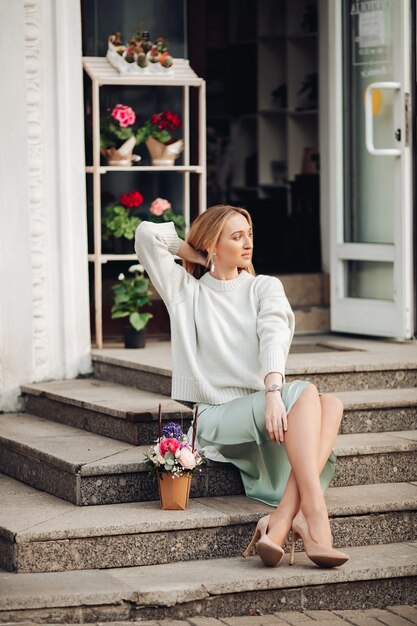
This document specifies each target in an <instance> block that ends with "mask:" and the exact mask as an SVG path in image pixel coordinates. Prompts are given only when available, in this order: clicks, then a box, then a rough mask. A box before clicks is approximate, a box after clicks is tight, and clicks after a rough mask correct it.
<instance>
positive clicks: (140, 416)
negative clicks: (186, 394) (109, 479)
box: [20, 383, 193, 422]
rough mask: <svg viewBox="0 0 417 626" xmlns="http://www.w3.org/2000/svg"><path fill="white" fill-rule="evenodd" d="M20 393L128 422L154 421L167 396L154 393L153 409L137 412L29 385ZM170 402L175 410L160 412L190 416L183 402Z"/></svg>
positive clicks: (121, 386) (23, 387) (122, 387)
mask: <svg viewBox="0 0 417 626" xmlns="http://www.w3.org/2000/svg"><path fill="white" fill-rule="evenodd" d="M115 384H117V383H112V385H115ZM118 386H119V387H120V391H121V392H122V391H123V389H124V386H123V385H118ZM20 389H21V393H22V395H23V397H24V396H25V395H29V396H35V397H37V398H48V400H53V401H54V402H57V403H62V404H67V405H71V406H76V407H79V408H81V409H87V410H89V411H94V412H95V413H102V414H104V415H110V416H111V417H116V418H118V417H119V418H123V419H125V420H126V421H130V422H144V421H147V420H152V421H156V420H157V417H158V404H159V403H161V404H163V403H164V402H166V401H167V397H166V396H163V397H161V395H160V394H156V393H155V394H154V396H155V411H142V412H138V413H135V412H133V411H120V410H116V409H113V408H111V407H106V406H103V405H101V404H100V405H99V404H94V403H93V402H85V401H84V400H77V399H76V398H70V397H68V396H65V395H61V394H58V393H56V392H52V391H46V390H45V391H44V390H39V389H37V388H36V387H31V386H30V385H23V386H22V387H21V388H20ZM138 392H140V390H138ZM147 393H148V394H150V393H152V392H149V391H148V392H147ZM170 403H171V404H174V406H175V405H177V406H178V409H177V411H175V410H174V408H171V409H164V408H163V407H162V414H163V415H165V416H166V415H171V414H173V413H175V412H176V413H185V417H191V416H192V414H193V412H192V410H191V409H190V408H188V407H187V406H185V405H184V404H181V403H180V402H177V401H176V400H170Z"/></svg>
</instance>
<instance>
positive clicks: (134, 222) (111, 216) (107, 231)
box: [101, 190, 143, 253]
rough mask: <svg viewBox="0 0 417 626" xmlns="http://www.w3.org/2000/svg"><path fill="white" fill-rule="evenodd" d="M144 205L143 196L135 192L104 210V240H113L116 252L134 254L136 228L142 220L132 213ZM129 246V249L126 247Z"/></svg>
mask: <svg viewBox="0 0 417 626" xmlns="http://www.w3.org/2000/svg"><path fill="white" fill-rule="evenodd" d="M142 204H143V196H142V194H141V193H140V192H139V191H137V190H135V191H131V192H130V193H123V194H122V195H121V196H120V198H119V200H117V201H115V202H111V203H110V204H108V205H107V206H106V207H105V208H104V212H103V217H102V220H101V225H102V229H101V230H102V238H103V240H104V241H109V240H110V239H112V238H113V240H114V244H115V246H114V247H115V252H117V253H123V252H125V253H131V252H133V243H130V242H132V240H133V239H134V237H135V231H136V228H137V227H138V226H139V224H140V223H141V219H140V218H139V217H137V216H136V215H133V214H132V211H133V210H135V209H137V208H139V207H140V206H141V205H142ZM124 243H125V244H126V243H127V244H129V247H128V248H127V246H126V245H123V244H124Z"/></svg>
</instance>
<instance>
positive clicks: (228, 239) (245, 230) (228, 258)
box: [216, 213, 253, 269]
mask: <svg viewBox="0 0 417 626" xmlns="http://www.w3.org/2000/svg"><path fill="white" fill-rule="evenodd" d="M252 250H253V240H252V228H251V227H250V225H249V223H248V221H247V219H246V218H245V217H244V216H243V215H241V214H240V213H236V214H235V215H232V217H230V218H229V219H228V220H227V222H226V223H225V225H224V226H223V230H222V232H221V235H220V238H219V241H218V242H217V246H216V265H219V266H221V267H222V268H223V269H231V268H235V267H243V268H245V267H249V266H250V264H251V263H252Z"/></svg>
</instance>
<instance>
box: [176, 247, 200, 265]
mask: <svg viewBox="0 0 417 626" xmlns="http://www.w3.org/2000/svg"><path fill="white" fill-rule="evenodd" d="M177 254H178V256H179V257H180V258H181V259H184V261H189V262H190V263H198V265H202V266H203V267H207V256H205V255H204V254H203V253H202V252H200V251H199V250H196V249H195V248H193V247H192V246H190V244H189V243H187V242H186V241H181V243H180V247H179V248H178V252H177Z"/></svg>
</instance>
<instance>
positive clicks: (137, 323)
mask: <svg viewBox="0 0 417 626" xmlns="http://www.w3.org/2000/svg"><path fill="white" fill-rule="evenodd" d="M144 271H145V270H144V268H143V267H142V265H139V264H137V265H131V267H129V272H131V273H132V274H133V276H132V277H126V276H125V275H124V274H119V276H118V280H119V282H118V283H116V284H115V285H113V287H112V290H113V297H114V304H113V306H112V309H111V316H112V319H119V318H121V317H128V318H129V325H128V326H127V327H126V329H125V333H124V340H125V348H144V347H145V344H146V325H147V323H148V322H149V320H150V319H151V318H152V317H153V315H152V313H147V312H146V313H145V312H142V311H141V309H142V308H143V307H144V306H148V305H150V304H151V295H152V292H151V290H150V288H149V287H150V283H149V279H148V278H145V276H144Z"/></svg>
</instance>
